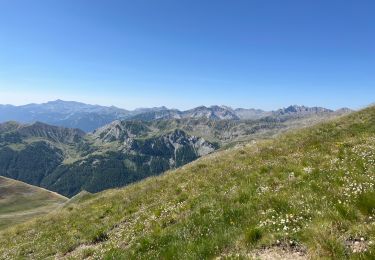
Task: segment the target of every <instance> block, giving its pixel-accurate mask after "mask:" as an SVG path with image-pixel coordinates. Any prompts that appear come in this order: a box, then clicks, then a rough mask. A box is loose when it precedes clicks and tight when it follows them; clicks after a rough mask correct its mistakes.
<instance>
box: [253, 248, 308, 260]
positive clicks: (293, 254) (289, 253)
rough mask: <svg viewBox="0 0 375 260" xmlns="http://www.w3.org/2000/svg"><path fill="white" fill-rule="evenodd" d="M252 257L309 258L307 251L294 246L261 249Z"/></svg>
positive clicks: (302, 259) (299, 259)
mask: <svg viewBox="0 0 375 260" xmlns="http://www.w3.org/2000/svg"><path fill="white" fill-rule="evenodd" d="M251 258H254V259H262V260H274V259H278V260H289V259H296V260H305V259H308V257H307V256H306V253H305V252H303V251H299V250H297V249H292V248H283V247H279V246H276V247H270V248H264V249H259V250H257V251H256V252H254V253H252V254H251Z"/></svg>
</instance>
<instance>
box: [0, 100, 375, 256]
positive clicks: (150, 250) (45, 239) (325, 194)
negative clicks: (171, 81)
mask: <svg viewBox="0 0 375 260" xmlns="http://www.w3.org/2000/svg"><path fill="white" fill-rule="evenodd" d="M281 118H283V120H285V121H283V120H281ZM281 118H279V119H274V120H276V121H273V123H272V124H274V123H279V122H281V123H284V124H289V123H288V122H290V120H292V121H293V122H300V120H304V123H301V124H300V125H299V127H301V126H302V125H303V126H305V123H306V122H307V121H306V120H308V119H307V118H304V117H301V118H294V119H290V118H289V119H287V118H284V117H281ZM311 118H314V119H313V122H315V123H316V122H321V121H325V122H322V123H318V124H316V125H315V126H312V127H306V128H303V129H299V130H293V131H290V132H288V133H283V134H280V135H277V136H276V137H275V138H271V139H267V140H260V139H257V140H256V141H255V142H245V143H242V144H241V145H236V146H234V147H229V148H227V149H223V150H221V151H217V152H215V153H212V154H209V155H206V156H204V157H202V158H200V159H198V160H195V161H194V162H192V163H190V164H187V165H185V166H183V167H179V168H178V169H177V170H171V171H169V172H167V173H165V174H163V175H161V176H156V177H152V178H147V179H145V180H141V181H139V182H137V183H134V184H132V185H128V186H126V187H124V188H121V189H111V190H106V191H103V192H100V193H96V194H88V193H85V192H81V193H80V194H78V195H77V196H75V197H73V198H72V199H71V200H70V201H68V202H66V203H65V204H64V206H63V207H62V208H59V209H57V210H56V211H54V212H52V213H50V214H48V215H46V216H43V217H40V218H36V219H33V220H31V221H28V222H25V223H24V224H21V225H16V226H14V227H12V228H9V229H5V230H1V231H0V258H1V259H303V260H307V259H374V257H375V243H374V241H375V216H374V212H375V191H374V187H375V175H374V173H375V163H374V162H375V153H374V150H375V138H374V134H375V107H370V108H367V109H364V110H362V111H359V112H354V113H351V114H349V115H345V116H342V117H337V118H332V117H330V120H328V121H326V120H325V119H321V117H320V116H317V115H315V116H313V117H310V119H311ZM316 119H319V120H316ZM326 119H327V118H326ZM181 120H182V119H174V120H172V121H170V120H161V121H148V122H144V121H116V122H114V123H111V124H110V125H107V126H106V127H104V128H101V129H98V130H97V131H95V132H94V133H93V134H88V135H85V136H84V137H83V139H86V138H87V139H88V140H87V141H82V142H83V143H85V142H89V146H87V145H86V144H85V145H82V148H83V149H82V150H81V151H82V153H83V154H85V153H86V154H88V153H89V152H91V151H92V152H93V154H97V155H98V154H100V153H99V152H100V150H101V149H112V148H115V150H116V149H119V150H120V151H125V152H124V153H123V152H120V153H117V154H116V155H115V156H114V157H111V158H108V157H107V158H104V157H103V158H100V156H98V157H96V158H93V159H89V158H86V157H85V159H83V160H81V159H79V160H77V161H76V163H73V164H74V165H75V166H74V167H79V165H81V164H86V163H87V164H88V166H89V167H88V168H80V169H79V171H77V172H75V173H74V174H72V176H71V177H73V176H75V175H77V174H78V175H77V176H79V178H77V179H75V182H79V181H80V180H81V179H83V178H84V177H85V176H86V174H89V173H90V170H89V169H92V168H95V167H97V166H98V167H99V168H100V171H98V173H97V174H98V175H97V176H99V173H100V172H101V173H102V174H103V175H102V176H108V177H109V178H112V177H113V176H114V175H112V173H113V172H112V171H113V169H115V168H116V167H117V166H116V164H118V163H120V162H122V163H124V164H126V165H128V166H131V165H134V164H136V162H137V161H136V160H134V161H133V159H129V158H130V157H129V156H130V155H131V154H133V153H135V152H136V151H141V152H140V154H144V153H154V154H159V153H160V152H161V151H167V153H168V155H167V157H163V155H162V154H159V156H160V157H161V158H172V159H173V158H175V157H173V155H172V157H168V156H169V155H170V154H169V153H170V152H171V151H173V150H169V149H164V148H163V149H162V150H159V149H156V150H154V148H159V147H163V145H164V144H166V146H168V145H167V144H168V143H170V145H171V146H174V147H176V146H180V147H185V146H184V144H185V143H187V144H189V146H188V147H190V148H189V150H190V149H196V148H194V147H196V144H197V143H202V142H203V140H200V141H194V140H197V139H196V138H193V137H192V136H188V134H187V133H185V134H183V133H182V132H181V131H183V130H181V129H179V130H178V129H175V130H174V131H173V132H169V130H168V129H169V126H171V127H173V125H172V123H171V122H174V123H175V124H177V122H183V121H184V120H193V119H191V118H189V119H183V120H182V121H181ZM194 120H196V119H194ZM205 120H209V119H205ZM259 120H263V119H259ZM234 121H235V122H237V121H238V120H237V121H236V120H231V121H230V122H234ZM189 122H190V123H189V124H188V125H187V126H186V127H189V126H190V125H191V123H192V121H189ZM210 122H211V123H212V124H213V125H214V124H215V123H216V124H219V125H221V124H223V125H221V126H222V129H223V132H222V133H223V134H222V135H224V136H226V134H224V133H225V132H226V131H227V130H225V129H227V128H228V125H226V124H225V122H228V121H227V120H224V121H223V120H221V121H218V120H213V121H205V122H204V123H202V125H204V126H205V127H207V126H210ZM262 122H267V121H262ZM309 122H311V121H309ZM34 127H35V128H39V127H40V124H37V125H36V126H33V125H31V126H17V127H15V126H14V123H13V125H11V126H7V125H4V126H2V127H1V128H2V129H8V130H6V131H8V132H7V133H12V135H13V136H17V135H21V140H23V142H21V143H17V144H15V143H13V142H12V141H9V144H8V145H6V146H10V147H8V148H6V149H11V150H13V151H16V150H17V149H18V151H21V149H22V148H21V146H25V147H26V149H28V148H27V146H28V145H29V144H32V143H33V140H34V139H35V138H36V137H30V136H29V135H28V134H27V132H29V131H30V130H27V131H26V132H25V131H23V132H22V134H17V131H18V130H17V129H24V128H27V129H30V128H31V129H32V128H34ZM233 127H234V128H235V127H236V124H234V125H233ZM9 129H10V130H9ZM12 129H13V130H12ZM14 129H16V130H14ZM43 129H44V131H46V129H48V127H47V126H45V127H44V128H43ZM198 129H200V127H196V128H195V130H198ZM205 129H206V128H205ZM214 129H215V128H214ZM218 129H221V128H218ZM48 131H52V129H51V130H48ZM215 131H216V130H215ZM215 131H214V130H213V132H215ZM30 132H32V133H33V135H35V134H38V136H43V139H44V140H45V141H44V142H45V143H49V144H50V145H56V147H57V145H59V144H60V143H58V142H57V141H56V140H61V138H58V139H56V138H55V136H56V135H57V134H52V135H51V134H46V133H45V134H42V132H41V131H36V129H33V130H32V131H30ZM62 132H64V133H69V135H71V134H72V133H71V132H69V131H68V132H66V131H62ZM279 133H280V132H279ZM12 135H11V136H12ZM24 135H26V137H25V139H22V136H24ZM222 135H218V136H219V137H220V136H222ZM57 136H58V135H57ZM73 136H75V134H74V132H73ZM38 138H39V137H38ZM150 138H151V139H150ZM180 138H181V139H180ZM12 140H13V139H12ZM62 140H67V141H66V143H67V144H69V140H72V138H71V137H69V138H67V139H64V138H63V139H62ZM148 140H152V141H148ZM167 140H168V142H166V143H164V141H167ZM178 140H180V141H178ZM90 142H91V143H90ZM150 142H151V143H150ZM134 143H135V144H134ZM177 144H178V145H177ZM64 145H65V144H64ZM71 145H74V144H71ZM206 146H207V147H208V148H209V147H211V144H209V143H206ZM66 147H68V145H66ZM85 147H86V148H85ZM139 147H142V148H141V149H140V150H138V148H139ZM45 149H47V148H45ZM51 149H53V148H51ZM91 149H92V150H91ZM129 149H130V150H129ZM205 149H206V148H205ZM205 149H203V150H205ZM115 150H114V151H115ZM198 150H199V149H198ZM175 151H176V150H175ZM8 154H10V151H9V152H8ZM31 154H34V155H35V151H34V153H31ZM49 154H50V152H46V154H45V155H44V156H48V155H49ZM122 155H124V157H121V156H122ZM134 155H135V154H134ZM81 156H83V157H84V155H81ZM90 156H91V155H90ZM42 157H43V156H42ZM99 158H100V159H99ZM117 159H119V160H118V161H116V160H117ZM15 160H17V159H12V160H9V161H8V165H9V163H10V162H13V161H15ZM97 160H99V162H97ZM100 160H103V161H102V162H100ZM106 160H108V162H110V163H106V165H105V167H100V166H99V165H101V164H102V163H103V162H104V161H106ZM128 160H130V161H131V162H129V161H128ZM24 163H28V161H25V162H24ZM133 163H134V164H133ZM47 164H48V163H47V161H45V162H44V163H42V164H41V165H47ZM69 164H70V163H69V162H65V166H64V167H67V168H64V169H63V170H60V171H59V174H61V176H63V175H64V173H65V172H66V171H67V170H68V169H69V167H71V166H68V165H69ZM1 165H4V164H3V162H2V163H1ZM142 165H148V164H142ZM21 166H22V164H21ZM77 169H78V168H77ZM29 174H30V172H29ZM54 174H56V173H54ZM59 174H57V175H59ZM58 181H59V177H58V178H56V182H58ZM102 181H104V182H105V181H106V179H105V177H103V179H102ZM69 185H74V183H70V184H69Z"/></svg>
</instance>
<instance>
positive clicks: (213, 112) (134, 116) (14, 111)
mask: <svg viewBox="0 0 375 260" xmlns="http://www.w3.org/2000/svg"><path fill="white" fill-rule="evenodd" d="M318 113H334V111H332V110H329V109H324V108H316V107H315V108H314V107H313V108H308V107H303V106H290V107H288V108H286V109H280V110H277V111H263V110H259V109H258V110H257V109H244V108H239V109H232V108H230V107H226V106H211V107H205V106H200V107H196V108H193V109H190V110H186V111H180V110H177V109H168V108H166V107H154V108H140V109H135V110H133V111H128V110H125V109H121V108H117V107H114V106H111V107H106V106H99V105H88V104H84V103H79V102H74V101H62V100H56V101H50V102H47V103H44V104H28V105H24V106H12V105H0V122H6V121H18V122H21V123H32V122H35V121H40V122H43V123H46V124H51V125H56V126H63V127H68V128H79V129H82V130H83V131H85V132H92V131H94V130H95V129H97V128H99V127H102V126H104V125H106V124H109V123H110V122H112V121H114V120H143V121H152V120H160V119H187V118H194V119H198V118H206V119H213V120H239V119H244V120H248V119H251V120H254V119H260V118H264V117H269V116H274V117H278V116H282V115H289V116H291V115H293V116H300V115H308V114H310V115H311V114H318Z"/></svg>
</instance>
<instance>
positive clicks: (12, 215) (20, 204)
mask: <svg viewBox="0 0 375 260" xmlns="http://www.w3.org/2000/svg"><path fill="white" fill-rule="evenodd" d="M66 200H67V198H65V197H63V196H61V195H59V194H56V193H53V192H50V191H47V190H45V189H42V188H38V187H35V186H32V185H29V184H26V183H23V182H20V181H16V180H12V179H8V178H5V177H2V176H0V230H1V229H4V228H7V227H10V226H12V225H15V224H18V223H21V222H25V221H27V220H29V219H30V218H33V217H35V216H39V215H43V214H46V213H48V212H50V211H52V210H54V209H56V208H57V207H58V206H59V205H61V204H62V203H64V202H65V201H66Z"/></svg>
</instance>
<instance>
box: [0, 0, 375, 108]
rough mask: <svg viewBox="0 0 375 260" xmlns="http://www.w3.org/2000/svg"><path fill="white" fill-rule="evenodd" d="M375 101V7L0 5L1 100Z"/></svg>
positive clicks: (88, 0) (184, 103)
mask: <svg viewBox="0 0 375 260" xmlns="http://www.w3.org/2000/svg"><path fill="white" fill-rule="evenodd" d="M58 98H59V99H65V100H76V101H83V102H87V103H96V104H103V105H116V106H119V107H123V108H128V109H129V108H130V109H131V108H135V107H152V106H161V105H165V106H168V107H175V108H181V109H185V108H191V107H194V106H198V105H213V104H218V105H229V106H233V107H255V108H263V109H274V108H279V107H283V106H287V105H290V104H304V105H309V106H313V105H318V106H324V107H329V108H338V107H343V106H347V107H351V108H359V107H362V106H365V105H367V104H370V103H373V102H375V1H374V0H337V1H336V0H283V1H281V0H236V1H229V0H148V1H145V0H133V1H127V0H105V1H104V0H100V1H98V0H60V1H57V0H55V1H54V0H45V1H42V0H32V1H31V0H23V1H21V0H0V103H2V104H4V103H11V104H25V103H30V102H36V103H39V102H44V101H48V100H54V99H58Z"/></svg>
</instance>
